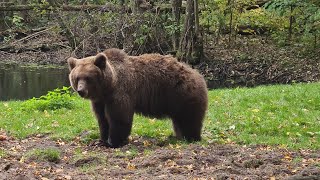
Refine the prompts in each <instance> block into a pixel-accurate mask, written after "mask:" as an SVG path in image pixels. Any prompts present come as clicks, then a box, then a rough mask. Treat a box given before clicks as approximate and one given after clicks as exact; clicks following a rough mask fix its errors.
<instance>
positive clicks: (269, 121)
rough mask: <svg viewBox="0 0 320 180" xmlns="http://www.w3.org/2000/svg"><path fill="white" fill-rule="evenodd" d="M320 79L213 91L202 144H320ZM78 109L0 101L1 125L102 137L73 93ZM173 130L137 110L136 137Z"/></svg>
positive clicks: (21, 134)
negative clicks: (38, 107)
mask: <svg viewBox="0 0 320 180" xmlns="http://www.w3.org/2000/svg"><path fill="white" fill-rule="evenodd" d="M319 90H320V83H310V84H294V85H273V86H259V87H255V88H235V89H219V90H213V91H209V109H208V113H207V117H206V120H205V124H204V130H203V137H204V140H203V141H202V143H207V142H222V143H229V142H236V143H238V144H266V145H274V146H281V147H285V148H292V149H297V148H303V149H306V148H308V149H319V148H320V91H319ZM74 101H75V107H74V109H71V110H70V109H65V108H62V109H58V110H44V111H40V110H29V111H23V110H21V108H20V106H21V104H22V103H23V102H22V101H8V102H0V127H1V128H2V129H3V130H5V131H6V132H7V133H8V134H9V135H12V136H15V137H18V138H25V137H27V136H29V135H32V134H50V136H51V137H52V138H61V139H64V140H72V139H74V138H75V137H77V136H81V135H82V134H83V133H84V132H88V135H87V136H86V137H87V138H89V139H87V140H86V141H89V140H90V138H92V139H95V138H98V135H99V134H98V126H97V122H96V120H95V118H94V116H93V113H92V112H91V110H90V103H89V101H87V100H83V99H81V98H75V100H74ZM172 133H173V131H172V125H171V122H170V121H166V120H163V121H158V120H155V119H150V118H146V117H143V116H140V115H135V117H134V123H133V129H132V136H145V137H149V138H156V139H158V140H160V141H163V140H166V139H167V137H168V136H170V135H171V134H172Z"/></svg>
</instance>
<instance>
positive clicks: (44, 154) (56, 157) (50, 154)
mask: <svg viewBox="0 0 320 180" xmlns="http://www.w3.org/2000/svg"><path fill="white" fill-rule="evenodd" d="M60 154H61V153H60V151H59V150H58V149H56V148H45V149H34V150H31V151H29V152H28V153H27V154H26V155H25V157H26V158H27V159H29V160H36V161H48V162H55V163H58V162H59V161H60Z"/></svg>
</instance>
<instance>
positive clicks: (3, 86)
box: [0, 63, 70, 101]
mask: <svg viewBox="0 0 320 180" xmlns="http://www.w3.org/2000/svg"><path fill="white" fill-rule="evenodd" d="M68 74H69V71H68V69H67V67H61V66H38V65H19V64H7V63H0V101H6V100H25V99H29V98H32V97H40V96H41V95H45V94H47V92H48V91H50V90H53V89H55V88H61V87H63V86H70V84H69V80H68Z"/></svg>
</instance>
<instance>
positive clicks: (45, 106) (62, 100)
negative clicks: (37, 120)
mask: <svg viewBox="0 0 320 180" xmlns="http://www.w3.org/2000/svg"><path fill="white" fill-rule="evenodd" d="M74 98H75V96H74V95H73V93H72V91H71V87H62V88H61V89H59V88H57V89H54V90H53V91H49V92H48V93H47V94H46V95H44V96H41V97H39V98H36V97H33V98H32V99H29V100H27V101H25V102H23V103H22V110H40V111H44V110H57V109H62V108H66V109H72V108H74V105H75V103H74Z"/></svg>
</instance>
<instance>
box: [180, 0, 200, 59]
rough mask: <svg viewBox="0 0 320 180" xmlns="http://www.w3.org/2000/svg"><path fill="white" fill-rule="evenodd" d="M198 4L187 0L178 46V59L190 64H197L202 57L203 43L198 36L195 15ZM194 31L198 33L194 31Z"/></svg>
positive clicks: (195, 1)
mask: <svg viewBox="0 0 320 180" xmlns="http://www.w3.org/2000/svg"><path fill="white" fill-rule="evenodd" d="M195 4H198V1H197V0H187V8H186V16H185V22H184V31H183V33H182V34H181V39H180V46H179V51H178V53H177V56H178V58H179V59H181V60H183V61H186V62H187V63H190V64H197V63H199V62H200V59H201V58H202V57H203V41H202V37H201V36H200V32H199V26H198V25H196V22H198V19H196V18H198V15H196V13H197V11H195V10H196V9H197V7H195ZM196 29H197V30H198V31H196Z"/></svg>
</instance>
